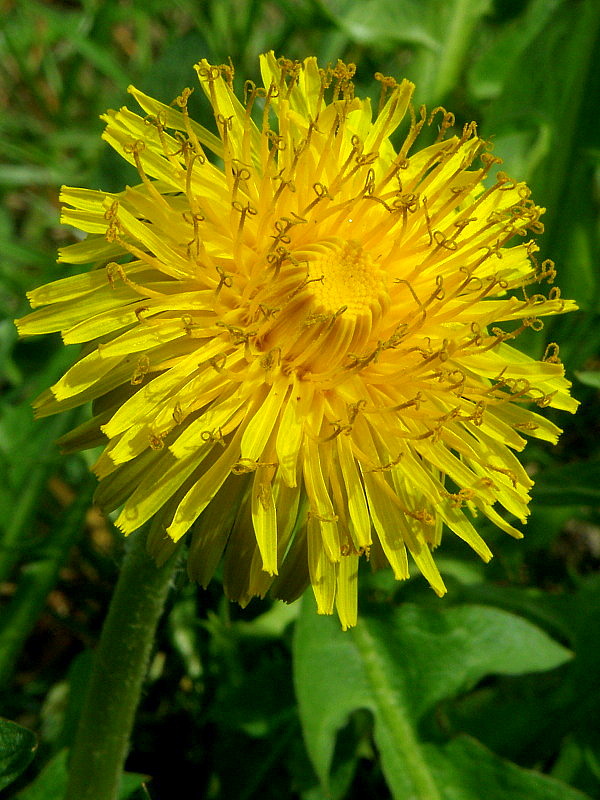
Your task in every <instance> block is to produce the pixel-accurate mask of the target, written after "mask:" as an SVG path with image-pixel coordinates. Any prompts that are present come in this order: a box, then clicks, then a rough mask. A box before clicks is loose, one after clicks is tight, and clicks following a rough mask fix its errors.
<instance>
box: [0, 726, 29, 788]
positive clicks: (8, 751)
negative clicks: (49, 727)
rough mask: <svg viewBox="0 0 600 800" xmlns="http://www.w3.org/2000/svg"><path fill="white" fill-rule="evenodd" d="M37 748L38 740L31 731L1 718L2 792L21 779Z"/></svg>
mask: <svg viewBox="0 0 600 800" xmlns="http://www.w3.org/2000/svg"><path fill="white" fill-rule="evenodd" d="M36 747H37V740H36V738H35V735H34V734H33V733H32V732H31V731H29V730H27V728H22V727H21V726H20V725H17V724H16V722H11V721H10V720H8V719H2V718H0V790H1V789H4V788H5V787H6V786H9V785H10V784H11V783H12V782H13V781H14V780H16V778H18V777H19V775H20V774H21V773H22V772H23V770H24V769H25V767H26V766H27V765H28V764H29V762H30V761H31V759H32V758H33V756H34V753H35V750H36Z"/></svg>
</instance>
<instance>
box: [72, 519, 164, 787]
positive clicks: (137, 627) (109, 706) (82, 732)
mask: <svg viewBox="0 0 600 800" xmlns="http://www.w3.org/2000/svg"><path fill="white" fill-rule="evenodd" d="M132 539H133V541H131V542H130V546H129V548H128V550H127V552H126V555H125V558H124V560H123V564H122V567H121V573H120V576H119V580H118V582H117V586H116V588H115V593H114V595H113V599H112V601H111V605H110V608H109V611H108V616H107V618H106V621H105V623H104V628H103V629H102V634H101V637H100V644H99V646H98V650H97V652H96V656H95V660H94V667H93V670H92V675H91V677H90V682H89V685H88V689H87V695H86V699H85V702H84V706H83V710H82V712H81V718H80V720H79V726H78V729H77V735H76V737H75V742H74V744H73V747H72V750H71V758H70V765H69V784H68V788H67V794H66V797H65V800H116V798H117V797H118V793H119V786H120V782H121V774H122V771H123V764H124V763H125V758H126V756H127V751H128V749H129V737H130V735H131V730H132V728H133V722H134V718H135V712H136V709H137V706H138V703H139V699H140V694H141V690H142V684H143V681H144V678H145V676H146V672H147V669H148V662H149V659H150V652H151V649H152V644H153V641H154V634H155V631H156V626H157V624H158V620H159V619H160V616H161V613H162V610H163V607H164V604H165V600H166V597H167V593H168V590H169V585H170V583H171V578H172V576H173V572H174V569H175V567H176V564H177V561H178V558H177V554H175V555H173V556H172V557H171V558H170V559H169V561H167V563H166V564H165V565H164V566H162V567H157V566H156V564H155V563H154V561H153V559H152V558H151V557H150V556H149V555H148V553H147V552H146V536H145V534H142V533H139V534H134V536H133V537H132Z"/></svg>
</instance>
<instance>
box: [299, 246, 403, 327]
mask: <svg viewBox="0 0 600 800" xmlns="http://www.w3.org/2000/svg"><path fill="white" fill-rule="evenodd" d="M385 277H386V276H385V273H384V271H383V270H382V269H380V268H379V267H378V266H377V265H376V263H375V262H374V261H373V259H372V257H371V255H370V254H369V253H368V252H365V251H364V250H363V248H362V247H361V245H360V244H359V243H358V242H356V241H354V240H349V241H345V242H341V243H339V244H338V243H332V244H329V243H327V244H324V245H321V246H320V247H319V250H318V252H317V253H315V255H314V257H313V258H311V259H310V260H309V280H310V281H312V282H311V284H310V291H311V294H312V298H313V304H314V305H313V310H314V312H315V313H316V314H324V315H333V314H341V313H343V316H344V318H345V319H346V320H347V321H350V320H352V321H357V318H358V317H362V316H366V317H367V319H368V320H369V322H370V324H371V326H372V325H374V324H375V323H376V322H378V321H379V319H381V317H382V316H383V314H384V313H385V311H386V310H387V309H388V308H389V305H390V298H389V294H388V291H387V287H386V281H385ZM342 309H345V310H344V311H343V312H342V311H341V310H342ZM364 321H366V320H364Z"/></svg>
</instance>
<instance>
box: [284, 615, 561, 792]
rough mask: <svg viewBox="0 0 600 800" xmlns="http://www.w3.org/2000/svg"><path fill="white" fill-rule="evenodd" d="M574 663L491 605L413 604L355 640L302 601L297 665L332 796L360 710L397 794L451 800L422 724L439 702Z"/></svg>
mask: <svg viewBox="0 0 600 800" xmlns="http://www.w3.org/2000/svg"><path fill="white" fill-rule="evenodd" d="M310 605H312V603H311V604H310ZM570 657H571V654H570V652H569V651H568V650H566V649H565V648H564V647H562V646H560V645H559V644H557V643H556V642H554V641H553V640H552V639H550V637H548V636H547V635H546V634H545V633H543V632H542V631H541V630H539V629H538V628H536V627H535V626H534V625H532V624H531V623H529V622H527V621H525V620H523V619H521V618H519V617H516V616H514V615H513V614H509V613H507V612H504V611H500V610H498V609H493V608H487V607H485V606H471V605H469V606H467V605H465V606H459V607H455V608H448V607H444V608H443V609H441V608H440V609H439V610H434V609H429V608H419V607H417V606H413V605H408V604H407V605H404V606H402V607H401V608H399V609H395V610H394V611H393V612H392V613H387V614H386V616H383V615H382V614H381V613H380V614H379V616H367V617H364V618H362V619H361V620H360V621H359V624H358V625H357V627H356V628H355V629H354V630H352V631H351V633H350V634H348V633H343V632H342V631H341V630H340V628H339V624H338V622H337V620H334V619H332V618H324V617H318V616H317V615H315V614H314V611H313V609H312V608H310V607H309V602H308V601H306V600H305V602H304V609H303V613H302V615H301V616H300V619H299V622H298V626H297V630H296V637H295V642H294V667H295V683H296V694H297V697H298V703H299V711H300V718H301V721H302V725H303V729H304V735H305V740H306V745H307V749H308V752H309V755H310V757H311V760H312V762H313V765H314V767H315V771H316V773H317V775H318V777H319V779H320V780H321V782H322V784H323V786H324V789H325V791H327V786H328V781H329V773H330V769H331V764H332V759H333V752H334V747H335V739H336V735H337V733H338V731H339V730H340V729H341V728H342V727H343V726H344V725H345V724H346V722H347V720H348V717H349V715H350V714H351V713H352V712H353V711H355V710H357V709H367V710H369V711H370V712H371V713H372V714H373V717H374V720H375V728H374V738H375V743H376V744H377V746H378V748H379V752H380V756H381V765H382V769H383V771H384V774H385V776H386V778H387V781H388V784H389V786H390V789H391V791H392V794H393V795H394V797H397V798H403V799H404V798H406V797H414V798H415V800H417V799H418V800H446V798H447V795H446V794H444V792H445V788H444V785H443V783H441V782H440V781H439V778H438V776H436V774H435V772H434V771H433V770H432V769H431V766H430V763H429V755H428V753H427V751H426V750H425V749H424V743H423V742H421V741H420V740H419V736H418V733H417V724H418V723H419V722H420V721H421V720H422V719H423V718H424V717H425V716H426V715H427V714H429V713H430V712H431V711H432V710H433V709H434V707H435V706H436V705H437V704H438V703H439V702H440V701H441V700H443V699H447V698H450V697H454V696H456V695H457V694H459V693H460V692H462V691H465V690H467V689H469V688H470V687H472V686H474V685H475V684H476V683H477V681H479V680H480V679H481V678H483V677H484V676H486V675H489V674H504V675H516V674H521V673H528V672H536V671H541V670H549V669H552V668H554V667H556V666H559V665H560V664H563V663H565V662H566V661H568V660H569V658H570ZM478 800H480V798H478ZM540 800H541V798H540Z"/></svg>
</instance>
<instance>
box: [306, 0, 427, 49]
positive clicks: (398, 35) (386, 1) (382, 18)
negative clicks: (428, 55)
mask: <svg viewBox="0 0 600 800" xmlns="http://www.w3.org/2000/svg"><path fill="white" fill-rule="evenodd" d="M321 5H322V6H323V8H324V9H325V10H326V12H327V13H328V14H329V15H330V16H331V17H332V19H334V20H335V22H336V23H337V24H338V25H339V26H340V28H341V29H342V30H343V31H344V32H345V33H346V34H347V35H348V37H349V38H350V39H352V40H353V41H355V42H359V43H360V44H365V45H373V44H376V45H377V46H379V47H381V46H383V47H385V46H386V44H387V45H388V46H390V45H392V44H394V43H396V44H397V43H398V42H404V43H407V44H418V45H423V46H424V47H427V48H430V49H431V50H434V51H436V52H437V51H439V50H440V43H439V41H438V40H437V39H436V38H434V37H433V36H432V35H431V34H430V33H429V31H428V30H427V27H426V19H425V16H424V15H423V13H422V10H421V8H420V6H419V5H418V4H416V3H414V2H410V1H409V2H407V1H406V0H405V2H398V0H365V1H364V2H362V3H360V4H357V3H356V2H355V0H322V1H321Z"/></svg>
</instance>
